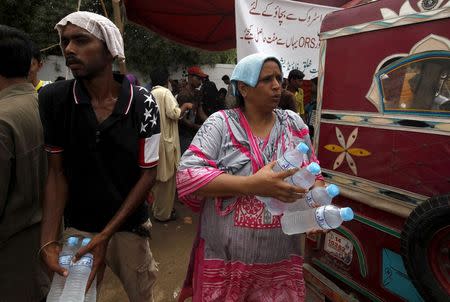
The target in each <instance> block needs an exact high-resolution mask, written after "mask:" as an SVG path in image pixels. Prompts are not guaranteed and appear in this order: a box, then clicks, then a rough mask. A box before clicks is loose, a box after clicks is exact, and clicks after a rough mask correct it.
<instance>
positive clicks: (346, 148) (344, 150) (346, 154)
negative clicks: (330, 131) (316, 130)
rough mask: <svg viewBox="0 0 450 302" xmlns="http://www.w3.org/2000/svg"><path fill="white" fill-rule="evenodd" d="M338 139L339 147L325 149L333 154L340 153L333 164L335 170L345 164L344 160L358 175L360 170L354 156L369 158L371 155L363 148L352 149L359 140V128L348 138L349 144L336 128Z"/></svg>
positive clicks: (332, 146) (328, 146)
mask: <svg viewBox="0 0 450 302" xmlns="http://www.w3.org/2000/svg"><path fill="white" fill-rule="evenodd" d="M336 137H337V139H338V142H339V145H334V144H329V145H326V146H325V147H324V148H325V149H327V150H328V151H331V152H336V153H340V154H339V155H338V157H337V158H336V160H335V161H334V164H333V170H336V169H337V168H339V167H340V166H341V165H342V163H343V162H344V158H345V160H346V161H347V164H348V166H349V167H350V169H351V170H352V172H353V174H355V175H358V168H357V167H356V162H355V160H354V159H353V157H352V155H353V156H358V157H360V156H369V155H370V154H371V153H370V151H367V150H366V149H362V148H350V147H351V146H352V145H353V143H354V142H355V141H356V139H357V138H358V128H355V129H354V130H353V131H352V133H351V134H350V136H349V137H348V138H347V142H345V139H344V135H343V134H342V131H341V130H340V129H339V128H338V127H336Z"/></svg>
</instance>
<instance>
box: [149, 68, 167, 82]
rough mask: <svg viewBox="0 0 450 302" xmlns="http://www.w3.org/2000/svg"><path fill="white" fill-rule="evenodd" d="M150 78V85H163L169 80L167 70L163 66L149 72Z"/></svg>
mask: <svg viewBox="0 0 450 302" xmlns="http://www.w3.org/2000/svg"><path fill="white" fill-rule="evenodd" d="M150 79H151V80H152V86H165V85H167V81H168V80H169V72H168V71H167V68H165V67H162V66H159V67H156V68H154V69H153V70H152V71H151V72H150Z"/></svg>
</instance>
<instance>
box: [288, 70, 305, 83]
mask: <svg viewBox="0 0 450 302" xmlns="http://www.w3.org/2000/svg"><path fill="white" fill-rule="evenodd" d="M304 77H305V74H304V73H303V72H301V71H300V70H298V69H293V70H291V71H290V72H289V75H288V81H290V80H303V78H304Z"/></svg>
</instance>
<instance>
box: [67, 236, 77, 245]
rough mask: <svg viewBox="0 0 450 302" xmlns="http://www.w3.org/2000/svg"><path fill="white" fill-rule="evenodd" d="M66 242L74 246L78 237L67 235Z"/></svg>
mask: <svg viewBox="0 0 450 302" xmlns="http://www.w3.org/2000/svg"><path fill="white" fill-rule="evenodd" d="M67 244H68V245H70V246H76V245H77V244H78V237H69V238H68V239H67Z"/></svg>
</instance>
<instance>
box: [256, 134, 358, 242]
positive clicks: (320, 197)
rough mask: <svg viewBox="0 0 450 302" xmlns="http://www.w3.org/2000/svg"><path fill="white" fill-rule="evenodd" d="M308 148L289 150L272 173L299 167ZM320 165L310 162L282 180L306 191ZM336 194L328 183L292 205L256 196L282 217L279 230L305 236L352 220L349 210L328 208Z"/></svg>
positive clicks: (271, 211) (334, 189)
mask: <svg viewBox="0 0 450 302" xmlns="http://www.w3.org/2000/svg"><path fill="white" fill-rule="evenodd" d="M308 151H309V147H308V146H307V145H306V144H305V143H303V142H301V143H300V144H298V145H297V147H296V148H295V149H292V150H289V151H287V152H286V153H284V154H283V156H282V157H281V158H279V159H278V160H277V162H276V163H275V166H274V167H273V171H274V172H280V171H284V170H289V169H293V168H298V167H301V166H302V164H303V162H304V161H305V160H307V155H306V154H307V153H308ZM320 172H321V171H320V166H319V165H318V164H317V163H314V162H313V163H310V164H309V165H308V166H306V167H304V168H302V169H300V170H299V171H297V172H296V173H295V174H294V175H292V176H290V177H288V178H286V179H285V181H287V182H288V183H290V184H292V185H294V186H297V187H301V188H303V189H306V190H309V189H310V188H311V187H312V186H313V185H314V183H315V181H316V176H317V175H319V174H320ZM338 194H339V188H338V186H336V185H334V184H331V185H328V186H327V187H314V188H313V189H312V190H310V191H308V193H307V194H306V195H305V196H304V197H303V198H300V199H298V200H296V201H295V202H293V203H285V202H282V201H280V200H277V199H275V198H272V197H262V196H257V198H258V199H259V200H261V201H262V202H264V203H265V205H266V207H267V209H268V210H269V212H270V213H271V214H273V215H281V214H284V215H283V217H281V227H282V230H283V232H284V233H285V234H288V235H292V234H299V233H306V232H309V231H313V230H320V229H324V230H326V229H335V228H337V227H339V226H340V225H341V224H342V222H344V221H349V220H352V219H353V211H352V209H351V208H338V207H336V206H334V205H331V200H332V199H333V197H335V196H337V195H338Z"/></svg>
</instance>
